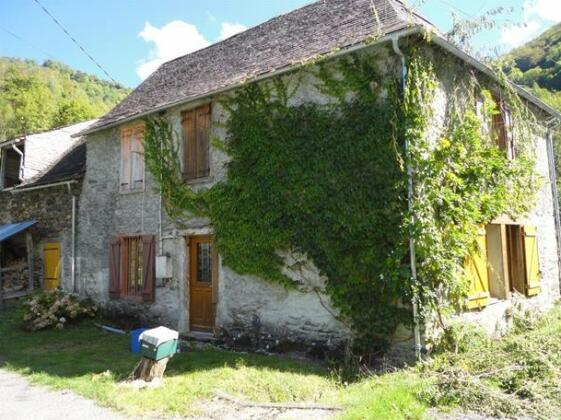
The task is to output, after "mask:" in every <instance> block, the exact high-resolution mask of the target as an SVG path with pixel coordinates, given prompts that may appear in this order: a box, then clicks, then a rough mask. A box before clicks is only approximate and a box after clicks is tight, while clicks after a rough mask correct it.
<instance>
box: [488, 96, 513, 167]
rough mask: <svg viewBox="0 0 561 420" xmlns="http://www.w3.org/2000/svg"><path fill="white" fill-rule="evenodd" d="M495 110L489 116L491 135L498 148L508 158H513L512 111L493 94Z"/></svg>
mask: <svg viewBox="0 0 561 420" xmlns="http://www.w3.org/2000/svg"><path fill="white" fill-rule="evenodd" d="M493 101H494V102H495V105H496V107H495V108H496V112H495V113H494V114H493V115H492V117H491V135H492V136H493V139H494V140H495V142H496V143H497V146H498V147H499V149H501V150H504V151H505V152H506V155H507V157H508V158H509V159H514V157H515V150H514V135H513V130H512V113H511V111H510V109H509V108H508V106H507V104H505V102H504V101H502V100H501V99H500V98H499V97H498V96H493Z"/></svg>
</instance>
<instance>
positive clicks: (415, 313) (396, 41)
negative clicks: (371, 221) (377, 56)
mask: <svg viewBox="0 0 561 420" xmlns="http://www.w3.org/2000/svg"><path fill="white" fill-rule="evenodd" d="M392 47H393V50H394V52H395V53H396V54H397V55H398V56H399V58H400V61H401V88H402V93H403V95H405V90H406V88H407V65H406V62H405V55H404V54H403V52H402V51H401V49H400V48H399V35H395V36H393V37H392ZM408 150H409V141H408V140H407V138H406V139H405V154H406V155H407V153H408ZM407 206H408V209H409V212H410V213H411V211H412V209H413V168H412V167H411V164H410V163H409V162H408V163H407ZM409 257H410V264H411V281H412V282H413V284H416V283H417V257H416V254H415V238H413V233H412V232H410V234H409ZM411 306H412V310H413V336H414V339H415V359H416V360H421V329H420V326H419V308H418V305H417V294H416V293H415V292H413V297H412V299H411Z"/></svg>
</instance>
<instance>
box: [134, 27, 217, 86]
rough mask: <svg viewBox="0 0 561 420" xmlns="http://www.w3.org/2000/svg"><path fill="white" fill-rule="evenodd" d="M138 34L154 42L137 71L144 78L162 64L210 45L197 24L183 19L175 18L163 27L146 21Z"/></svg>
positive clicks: (147, 40)
mask: <svg viewBox="0 0 561 420" xmlns="http://www.w3.org/2000/svg"><path fill="white" fill-rule="evenodd" d="M138 36H140V37H141V38H142V39H144V40H145V41H146V42H153V43H154V48H153V49H152V50H151V51H150V53H149V55H148V58H147V59H144V60H142V61H141V63H140V64H139V66H138V67H137V69H136V73H137V74H138V76H139V77H140V78H141V79H143V80H144V79H146V78H147V77H148V76H150V74H152V72H154V71H155V70H156V69H157V68H158V67H159V66H160V64H162V63H165V62H166V61H169V60H172V59H174V58H177V57H180V56H182V55H185V54H188V53H190V52H193V51H196V50H200V49H201V48H204V47H206V46H208V45H210V42H209V41H208V40H206V39H205V37H204V36H203V35H202V34H201V33H200V32H199V30H198V29H197V27H196V26H195V25H191V24H190V23H187V22H184V21H181V20H174V21H172V22H170V23H168V24H166V25H164V26H162V27H161V28H156V27H155V26H152V25H151V24H150V22H146V24H145V25H144V29H143V30H142V32H140V33H139V34H138Z"/></svg>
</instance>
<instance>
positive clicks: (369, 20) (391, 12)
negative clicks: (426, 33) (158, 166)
mask: <svg viewBox="0 0 561 420" xmlns="http://www.w3.org/2000/svg"><path fill="white" fill-rule="evenodd" d="M410 26H430V24H429V23H428V22H427V21H426V20H424V19H423V18H422V17H420V16H419V15H417V14H415V13H411V12H410V11H408V10H407V9H406V8H405V7H404V5H403V4H402V3H401V2H400V1H397V0H320V1H317V2H315V3H312V4H309V5H307V6H304V7H302V8H300V9H296V10H294V11H292V12H290V13H287V14H284V15H281V16H278V17H276V18H273V19H271V20H269V21H267V22H265V23H262V24H260V25H258V26H255V27H253V28H250V29H248V30H246V31H244V32H241V33H239V34H237V35H234V36H232V37H230V38H228V39H226V40H224V41H221V42H218V43H216V44H213V45H211V46H209V47H207V48H204V49H202V50H199V51H195V52H193V53H191V54H188V55H185V56H183V57H179V58H177V59H175V60H172V61H169V62H167V63H164V64H163V65H161V66H160V67H159V68H158V70H156V71H155V72H154V73H153V74H152V75H151V76H150V77H148V79H146V80H145V81H144V82H143V83H142V84H140V86H138V87H137V88H136V89H135V90H134V91H133V92H132V93H131V94H130V95H129V96H127V97H126V98H125V99H124V100H123V101H122V102H121V103H120V104H118V105H117V106H116V107H115V108H113V110H111V111H110V112H109V113H108V114H106V115H105V116H103V117H102V118H101V119H100V120H99V121H98V122H97V123H95V124H94V125H92V126H91V127H90V128H89V129H87V130H85V132H86V133H87V132H93V131H97V130H99V129H100V128H102V127H106V126H109V125H114V124H115V123H117V122H120V121H123V120H125V119H130V117H132V116H135V115H140V114H144V113H146V112H148V111H151V110H154V109H156V108H162V107H164V106H171V105H172V104H175V103H178V102H186V101H188V100H189V99H190V98H196V97H198V96H201V95H205V94H209V93H212V92H215V91H217V90H220V89H223V88H225V87H228V86H232V85H235V84H237V83H240V82H243V81H245V80H247V79H250V78H253V77H257V76H261V75H264V74H268V73H272V72H274V71H277V70H280V69H283V68H287V67H292V66H294V65H295V64H297V63H299V62H303V61H306V60H309V59H311V58H313V57H316V56H318V55H324V54H328V53H331V52H333V51H335V50H337V49H341V48H346V47H350V46H354V45H357V44H360V43H364V42H365V41H368V40H370V39H375V38H376V37H379V36H383V35H386V34H389V33H392V32H395V31H398V30H400V29H404V28H407V27H410Z"/></svg>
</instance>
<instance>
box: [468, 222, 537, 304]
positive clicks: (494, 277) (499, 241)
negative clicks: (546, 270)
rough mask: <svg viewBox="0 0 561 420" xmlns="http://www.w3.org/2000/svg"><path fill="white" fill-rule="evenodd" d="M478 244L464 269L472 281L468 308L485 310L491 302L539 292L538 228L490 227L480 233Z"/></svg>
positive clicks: (498, 225)
mask: <svg viewBox="0 0 561 420" xmlns="http://www.w3.org/2000/svg"><path fill="white" fill-rule="evenodd" d="M477 245H478V247H477V250H476V251H475V252H473V253H472V254H471V255H469V256H468V257H466V260H465V266H464V269H465V274H466V276H467V278H468V280H469V282H470V290H469V299H468V304H467V306H468V308H470V309H473V308H482V307H484V306H486V305H488V304H489V302H490V301H491V299H493V298H495V299H508V298H510V297H511V295H512V293H520V294H523V295H526V296H534V295H536V294H538V293H539V292H540V271H539V265H538V239H537V234H536V228H535V227H533V226H524V225H516V224H489V225H487V226H486V227H485V228H484V229H481V230H480V231H479V233H478V237H477Z"/></svg>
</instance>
